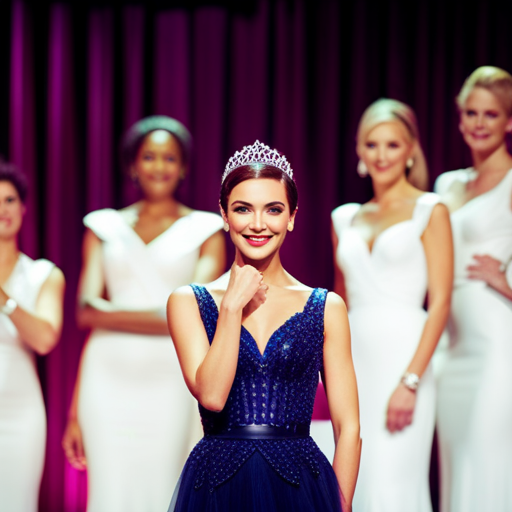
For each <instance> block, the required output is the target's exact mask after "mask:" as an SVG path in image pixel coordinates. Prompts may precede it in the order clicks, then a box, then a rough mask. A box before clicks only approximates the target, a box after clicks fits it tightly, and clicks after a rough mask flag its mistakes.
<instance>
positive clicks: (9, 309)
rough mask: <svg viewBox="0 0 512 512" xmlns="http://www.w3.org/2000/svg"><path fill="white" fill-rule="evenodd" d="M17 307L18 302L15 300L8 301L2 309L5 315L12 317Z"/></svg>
mask: <svg viewBox="0 0 512 512" xmlns="http://www.w3.org/2000/svg"><path fill="white" fill-rule="evenodd" d="M17 307H18V304H17V303H16V301H15V300H14V299H7V302H6V303H5V305H4V306H3V307H2V309H1V311H2V313H4V314H5V315H11V314H12V313H13V312H14V310H15V309H16V308H17Z"/></svg>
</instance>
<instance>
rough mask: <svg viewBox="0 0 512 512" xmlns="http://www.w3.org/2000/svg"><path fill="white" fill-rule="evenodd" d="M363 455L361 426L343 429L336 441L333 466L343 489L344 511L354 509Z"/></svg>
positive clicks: (348, 511)
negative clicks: (353, 500)
mask: <svg viewBox="0 0 512 512" xmlns="http://www.w3.org/2000/svg"><path fill="white" fill-rule="evenodd" d="M360 457H361V438H360V437H359V428H357V427H356V426H354V427H353V428H348V427H346V428H344V429H342V431H341V433H340V435H339V437H338V441H337V443H336V451H335V453H334V461H333V468H334V472H335V474H336V478H337V479H338V484H339V486H340V491H341V501H342V508H343V512H350V511H351V510H352V499H353V497H354V491H355V488H356V482H357V474H358V472H359V460H360Z"/></svg>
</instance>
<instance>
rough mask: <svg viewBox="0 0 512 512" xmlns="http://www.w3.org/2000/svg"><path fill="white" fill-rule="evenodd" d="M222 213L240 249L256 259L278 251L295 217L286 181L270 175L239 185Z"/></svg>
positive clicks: (269, 255) (237, 247)
mask: <svg viewBox="0 0 512 512" xmlns="http://www.w3.org/2000/svg"><path fill="white" fill-rule="evenodd" d="M222 213H223V217H224V221H225V222H226V223H227V224H228V226H229V233H230V236H231V240H232V241H233V243H234V244H235V247H236V249H237V252H239V253H241V255H242V256H243V257H244V259H245V260H247V261H254V262H256V261H259V262H261V261H263V260H266V259H269V258H271V257H272V256H273V255H274V254H275V253H276V252H277V251H278V250H279V248H280V247H281V245H282V244H283V242H284V239H285V237H286V233H287V231H292V230H293V225H294V219H295V212H293V213H291V212H290V208H289V205H288V198H287V195H286V189H285V186H284V184H283V183H282V182H281V181H278V180H274V179H267V178H259V179H248V180H245V181H242V182H241V183H239V184H238V185H236V186H235V187H234V188H233V190H232V191H231V193H230V195H229V197H228V201H227V211H226V212H224V211H223V212H222Z"/></svg>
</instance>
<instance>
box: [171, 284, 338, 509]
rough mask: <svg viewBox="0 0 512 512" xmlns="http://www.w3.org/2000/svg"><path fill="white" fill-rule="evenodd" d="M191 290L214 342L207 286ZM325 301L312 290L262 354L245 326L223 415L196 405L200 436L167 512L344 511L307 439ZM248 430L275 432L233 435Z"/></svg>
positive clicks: (214, 314) (326, 466) (328, 470)
mask: <svg viewBox="0 0 512 512" xmlns="http://www.w3.org/2000/svg"><path fill="white" fill-rule="evenodd" d="M192 288H193V290H194V293H195V296H196V299H197V302H198V305H199V310H200V313H201V318H202V320H203V323H204V326H205V329H206V333H207V335H208V339H209V341H210V343H211V342H212V340H213V336H214V334H215V329H216V326H217V318H218V309H217V305H216V304H215V302H214V300H213V298H212V296H211V295H210V293H209V292H208V291H207V290H206V288H204V287H203V286H198V285H192ZM326 296H327V291H326V290H323V289H319V288H316V289H314V290H313V292H312V293H311V295H310V297H309V298H308V301H307V303H306V305H305V307H304V310H303V311H301V312H299V313H296V314H295V315H293V316H292V317H291V318H290V319H288V320H287V321H286V322H285V323H284V324H283V325H281V327H279V328H278V329H277V330H276V331H275V332H274V333H273V334H272V336H271V338H270V340H269V341H268V343H267V346H266V348H265V351H264V353H263V355H262V354H261V353H260V351H259V349H258V346H257V344H256V341H255V340H254V339H253V337H252V336H251V334H250V333H249V331H247V329H245V328H244V327H243V326H242V331H241V338H240V350H239V356H238V367H237V371H236V375H235V380H234V382H233V386H232V388H231V392H230V394H229V397H228V400H227V402H226V405H225V407H224V409H223V410H222V411H221V412H212V411H209V410H207V409H205V408H204V407H202V406H201V405H200V406H199V410H200V413H201V418H202V422H203V429H204V437H203V439H201V441H199V443H198V444H197V445H196V446H195V448H194V449H193V451H192V453H191V454H190V456H189V458H188V460H187V463H186V464H185V467H184V469H183V472H182V474H181V477H180V481H179V482H178V485H177V487H176V490H175V492H174V496H173V499H172V502H171V506H170V508H169V512H185V511H186V512H287V511H290V512H292V511H293V512H314V511H319V512H320V511H321V512H331V511H332V512H334V511H336V512H339V511H341V504H340V493H339V487H338V482H337V479H336V475H335V474H334V470H333V469H332V466H331V464H330V463H329V461H328V460H327V459H326V457H325V456H324V455H323V453H322V452H321V451H320V449H319V448H318V446H317V445H316V444H315V442H314V441H313V439H312V438H311V437H310V436H309V435H308V432H309V425H310V422H311V415H312V413H313V403H314V400H315V393H316V388H317V384H318V374H319V372H320V371H321V370H322V367H323V342H324V334H323V333H324V308H325V300H326ZM248 425H258V426H259V427H256V428H263V429H270V430H275V431H276V432H278V434H277V436H274V435H272V438H271V439H268V438H263V439H253V438H251V439H247V438H237V432H239V431H244V429H245V430H247V428H249V429H250V428H253V427H247V426H248ZM265 425H266V426H267V427H265ZM261 426H262V427H261ZM268 426H271V427H268ZM304 432H305V434H304ZM219 433H221V435H219ZM231 433H232V434H233V437H230V434H231ZM294 433H298V434H297V435H294ZM281 434H283V435H281Z"/></svg>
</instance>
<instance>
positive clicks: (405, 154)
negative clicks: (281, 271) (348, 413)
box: [332, 99, 453, 512]
mask: <svg viewBox="0 0 512 512" xmlns="http://www.w3.org/2000/svg"><path fill="white" fill-rule="evenodd" d="M357 153H358V155H359V157H360V163H359V165H358V172H359V174H360V175H366V174H369V175H370V177H371V179H372V184H373V190H374V194H375V195H374V197H373V199H371V200H370V201H369V202H368V203H366V204H363V205H360V204H354V203H349V204H345V205H343V206H340V207H338V208H337V209H336V210H334V211H333V213H332V222H333V243H334V257H335V269H336V283H335V286H336V289H335V291H337V292H338V293H341V294H342V295H343V296H344V297H346V299H347V302H348V308H349V320H350V327H351V332H352V350H353V357H354V366H355V370H356V376H357V381H358V389H359V400H360V413H361V437H362V439H363V449H362V455H361V467H360V471H359V479H358V484H357V488H356V493H355V496H354V510H357V511H358V512H388V511H389V512H411V511H414V512H429V511H431V510H432V505H431V502H430V494H429V484H428V474H429V462H430V452H431V445H432V437H433V431H434V417H435V387H434V380H433V374H432V369H431V364H430V360H431V357H432V354H433V352H434V349H435V347H436V345H437V343H438V340H439V337H440V336H441V334H442V332H443V329H444V326H445V322H446V319H447V316H448V311H449V305H450V292H451V287H452V279H453V276H452V273H453V254H452V239H451V231H450V221H449V216H448V211H447V209H446V207H444V206H443V205H442V204H439V198H438V196H437V195H435V194H432V193H424V192H423V190H421V189H420V188H422V189H424V188H426V181H427V176H426V165H425V161H424V158H423V154H422V151H421V148H420V145H419V141H418V129H417V124H416V119H415V116H414V113H413V112H412V110H411V109H410V108H409V107H408V106H407V105H404V104H403V103H400V102H398V101H395V100H389V99H381V100H378V101H377V102H375V103H373V104H372V105H370V107H368V109H367V110H366V111H365V113H364V114H363V117H362V119H361V121H360V124H359V129H358V134H357ZM407 168H408V169H407ZM413 183H417V184H419V186H420V188H416V187H415V186H413ZM427 291H428V295H429V301H428V310H427V311H425V310H424V309H423V303H424V300H425V294H426V292H427Z"/></svg>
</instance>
